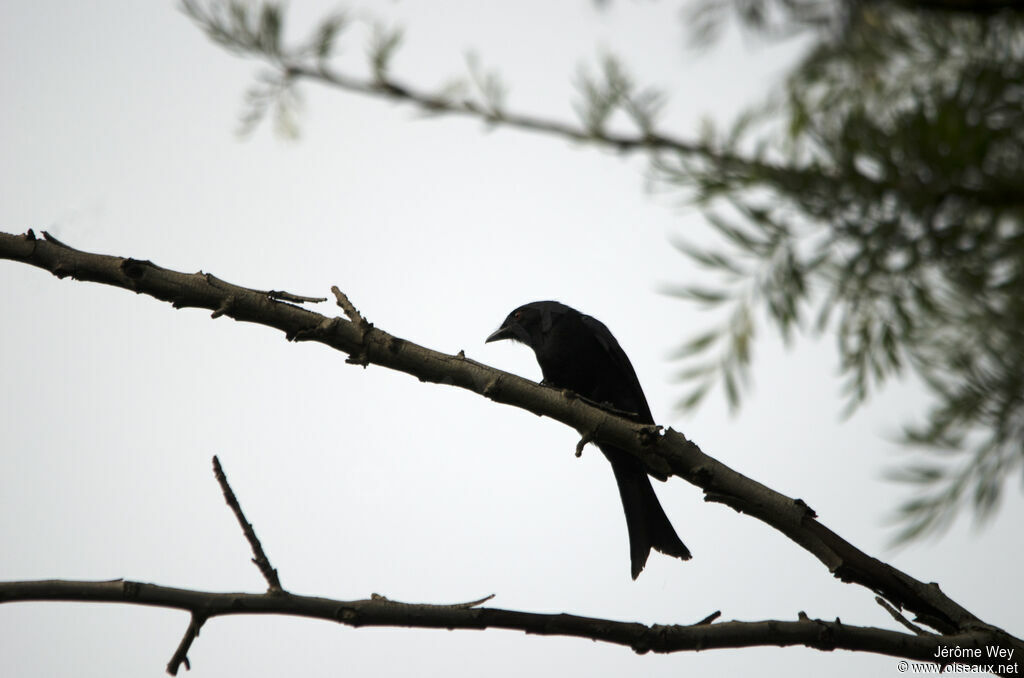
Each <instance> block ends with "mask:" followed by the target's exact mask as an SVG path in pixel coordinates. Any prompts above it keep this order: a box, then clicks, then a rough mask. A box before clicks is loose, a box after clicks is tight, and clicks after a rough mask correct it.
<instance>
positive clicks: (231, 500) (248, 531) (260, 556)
mask: <svg viewBox="0 0 1024 678" xmlns="http://www.w3.org/2000/svg"><path fill="white" fill-rule="evenodd" d="M213 475H214V476H216V478H217V482H218V483H219V484H220V489H221V491H222V492H223V493H224V501H226V502H227V504H228V507H230V508H231V512H232V513H234V514H235V518H237V519H238V524H239V525H240V526H241V528H242V533H243V534H244V535H245V538H246V540H247V541H248V542H249V546H250V547H251V548H252V555H253V558H252V562H253V563H255V564H256V567H258V568H260V572H261V573H262V574H263V578H264V579H266V580H267V585H268V587H269V588H268V589H267V591H268V593H282V592H283V591H284V589H282V588H281V580H280V579H279V578H278V576H277V569H275V568H274V567H273V566H271V564H270V560H269V559H268V558H267V554H266V553H264V552H263V546H262V545H261V544H260V540H259V537H257V536H256V531H255V530H253V528H252V523H250V522H249V521H248V520H246V519H245V514H244V513H243V512H242V507H241V506H240V505H239V503H238V499H237V498H236V497H235V493H234V492H233V491H232V490H231V486H230V485H228V477H227V475H225V473H224V469H223V468H221V465H220V459H218V458H217V456H216V455H214V457H213Z"/></svg>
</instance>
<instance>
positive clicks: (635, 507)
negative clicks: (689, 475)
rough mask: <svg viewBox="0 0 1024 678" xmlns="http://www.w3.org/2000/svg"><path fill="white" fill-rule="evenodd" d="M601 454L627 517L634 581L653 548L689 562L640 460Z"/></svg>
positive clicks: (610, 452) (620, 454)
mask: <svg viewBox="0 0 1024 678" xmlns="http://www.w3.org/2000/svg"><path fill="white" fill-rule="evenodd" d="M602 451H603V452H604V454H605V456H606V457H608V461H610V462H611V463H612V471H614V472H615V482H616V484H618V486H619V496H620V497H621V498H622V509H623V511H624V512H625V514H626V528H627V529H628V530H629V559H630V564H631V572H632V575H633V579H636V578H637V577H638V576H639V575H640V573H641V572H642V571H643V569H644V565H646V564H647V556H649V555H650V553H651V549H652V548H653V549H656V550H658V551H660V552H661V553H664V554H665V555H667V556H673V557H675V558H679V559H680V560H689V559H690V557H691V556H690V550H689V549H688V548H686V545H685V544H684V543H683V542H682V540H680V539H679V536H678V535H677V534H676V531H675V529H674V528H673V527H672V523H670V522H669V521H668V517H667V516H666V515H665V511H664V509H662V508H661V502H659V501H658V495H656V494H654V488H653V487H651V480H650V477H649V476H648V475H647V472H646V471H644V469H643V465H642V464H641V463H640V460H638V459H636V458H635V457H633V456H631V455H629V454H627V453H626V452H622V451H620V450H602Z"/></svg>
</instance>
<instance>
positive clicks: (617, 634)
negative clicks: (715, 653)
mask: <svg viewBox="0 0 1024 678" xmlns="http://www.w3.org/2000/svg"><path fill="white" fill-rule="evenodd" d="M42 600H62V601H86V602H108V603H126V604H130V605H147V606H155V607H166V608H172V609H177V610H184V611H187V612H190V613H191V614H192V620H193V621H192V623H191V625H190V628H191V627H192V626H193V625H195V624H196V622H195V620H196V619H197V618H198V619H200V620H202V621H207V620H209V619H212V618H213V617H222V616H228V615H239V614H282V615H291V616H298V617H310V618H314V619H324V620H327V621H334V622H339V623H341V624H346V625H348V626H352V627H361V626H403V627H411V628H436V629H486V628H497V629H509V630H513V631H523V632H525V633H530V634H538V635H545V636H571V637H575V638H586V639H590V640H595V641H602V642H606V643H612V644H615V645H624V646H626V647H629V648H631V649H632V650H633V651H634V652H637V653H641V654H642V653H646V652H658V653H668V652H681V651H686V650H709V649H718V648H739V647H759V646H769V645H773V646H780V647H785V646H790V645H805V646H807V647H810V648H815V649H818V650H825V651H831V650H853V651H863V652H875V653H879V654H886V655H891V656H894V657H903V658H906V659H912V660H918V661H923V662H924V661H934V658H935V653H936V651H937V650H938V649H939V648H942V647H960V648H982V649H983V653H984V648H985V647H987V646H993V645H994V644H995V643H997V642H998V641H996V640H995V639H993V637H992V636H990V635H989V634H988V633H985V632H983V631H973V632H963V633H958V634H955V635H949V636H917V635H912V634H909V633H902V632H899V631H891V630H887V629H880V628H873V627H864V626H850V625H847V624H843V623H842V622H840V621H839V620H838V619H837V620H835V621H823V620H819V619H809V618H807V617H806V616H805V615H801V617H800V619H799V620H797V621H779V620H766V621H757V622H740V621H730V622H721V623H717V624H714V623H706V622H704V621H701V622H698V623H696V624H692V625H678V624H672V625H661V624H652V625H646V624H640V623H636V622H621V621H612V620H608V619H598V618H594V617H581V616H577V615H573V614H538V613H534V612H519V611H516V610H504V609H500V608H493V607H478V606H476V605H474V604H465V603H456V604H452V605H433V604H424V603H403V602H398V601H393V600H389V599H388V598H385V597H383V596H379V595H376V594H374V595H373V596H371V597H370V598H368V599H365V600H332V599H329V598H318V597H312V596H297V595H293V594H291V593H278V594H271V593H212V592H206V591H193V590H188V589H178V588H171V587H167V586H158V585H156V584H146V583H142V582H134V581H125V580H122V579H118V580H114V581H101V582H91V581H61V580H49V581H23V582H0V603H11V602H26V601H42ZM474 602H477V601H474ZM192 638H194V636H192ZM186 639H187V640H189V641H190V640H191V638H190V637H189V636H188V635H186ZM184 643H185V641H183V644H184ZM1001 647H1012V646H1007V645H1002V646H1001ZM187 649H188V648H187V647H185V648H184V651H183V650H182V648H179V651H178V652H176V653H175V659H172V660H171V664H174V662H175V661H176V660H177V661H178V663H179V664H180V663H183V662H185V661H186V660H185V657H184V652H185V651H187ZM1014 656H1015V657H1016V656H1019V653H1018V652H1015V653H1014ZM958 661H960V660H958ZM964 661H967V660H964ZM970 661H972V662H974V663H979V664H984V663H989V662H992V659H987V658H982V659H977V660H970ZM171 664H169V665H168V670H169V671H170V672H171V673H174V671H176V670H177V665H174V666H173V669H174V670H172V666H171Z"/></svg>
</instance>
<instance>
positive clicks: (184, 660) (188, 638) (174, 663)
mask: <svg viewBox="0 0 1024 678" xmlns="http://www.w3.org/2000/svg"><path fill="white" fill-rule="evenodd" d="M205 622H206V617H204V616H203V615H201V614H199V613H198V612H193V613H192V618H191V619H190V620H189V622H188V628H187V629H185V635H184V636H182V637H181V642H180V643H178V649H177V650H175V651H174V654H173V655H172V656H171V661H169V662H167V673H169V674H171V675H172V676H176V675H178V669H179V668H180V667H181V665H182V664H184V665H185V670H186V671H190V670H191V669H192V664H190V663H189V661H188V651H189V648H191V647H192V641H194V640H195V639H196V638H197V637H198V636H199V630H200V629H201V628H203V624H204V623H205Z"/></svg>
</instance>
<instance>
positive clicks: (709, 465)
mask: <svg viewBox="0 0 1024 678" xmlns="http://www.w3.org/2000/svg"><path fill="white" fill-rule="evenodd" d="M0 258H7V259H12V260H15V261H20V262H23V263H26V264H29V265H32V266H37V267H40V268H44V269H46V270H49V271H51V272H52V273H53V274H54V275H56V276H58V277H67V276H72V277H74V278H76V279H79V280H90V281H95V282H102V283H104V284H108V285H113V286H116V287H121V288H124V289H128V290H131V291H133V292H138V293H145V294H149V295H150V296H153V297H155V298H157V299H162V300H164V301H168V302H171V303H172V304H173V305H174V306H175V307H177V308H183V307H190V306H191V307H197V308H206V309H210V310H218V309H222V308H225V309H226V310H225V311H224V314H225V315H228V316H230V317H232V318H235V319H236V320H242V321H246V322H255V323H260V324H263V325H266V326H268V327H274V328H277V329H279V330H281V331H283V332H284V333H285V336H286V337H287V338H289V339H302V340H306V341H318V342H321V343H323V344H326V345H328V346H331V347H333V348H335V349H337V350H340V351H343V352H345V353H348V354H349V355H354V354H355V355H360V356H362V357H363V358H365V360H366V361H367V362H368V363H372V364H375V365H380V366H383V367H387V368H390V369H394V370H398V371H400V372H405V373H407V374H411V375H413V376H415V377H416V378H418V379H419V380H420V381H426V382H432V383H443V384H447V385H451V386H457V387H459V388H464V389H467V390H470V391H473V392H475V393H478V394H481V395H484V396H485V397H488V398H490V399H492V400H494V401H495V402H500V403H504V404H507V405H512V406H515V407H519V408H522V409H525V410H527V411H530V412H534V413H535V414H538V415H543V416H547V417H551V418H552V419H555V420H557V421H559V422H561V423H563V424H566V425H567V426H571V427H572V428H573V429H575V430H576V431H593V436H594V442H597V443H607V444H610V445H614V446H616V447H619V448H621V449H623V450H626V451H627V452H628V453H630V454H633V455H635V456H637V457H638V458H639V459H641V461H643V463H644V464H645V467H646V468H647V470H648V472H649V473H651V474H652V475H654V476H655V477H660V478H665V477H667V476H669V475H675V476H678V477H680V478H683V479H684V480H686V481H687V482H689V483H691V484H693V485H696V486H697V487H700V488H701V489H702V490H704V492H705V493H706V495H707V496H708V498H713V499H714V500H715V501H720V502H722V503H725V504H726V505H728V506H730V507H732V508H733V509H735V510H737V511H739V512H741V513H746V514H747V515H750V516H753V517H755V518H757V519H759V520H761V521H763V522H764V523H766V524H768V525H770V526H772V527H774V528H775V529H777V530H779V531H780V532H782V533H783V534H785V535H786V536H787V537H789V538H790V539H791V540H793V541H794V542H796V543H797V544H799V545H800V546H801V547H803V548H804V549H805V550H807V551H808V552H810V553H811V554H812V555H814V556H815V557H816V558H817V559H818V560H820V561H821V562H822V563H823V564H824V565H825V566H826V567H828V569H829V571H830V572H831V573H832V574H833V575H834V576H835V577H837V578H839V579H840V580H842V581H844V582H851V583H856V584H860V585H861V586H864V587H866V588H868V589H869V590H871V591H873V592H875V593H877V594H878V595H881V596H883V597H884V598H885V599H886V600H888V601H889V602H890V603H891V604H892V605H893V606H894V607H895V608H896V609H906V610H909V611H910V612H912V613H914V614H915V615H916V617H917V618H916V619H915V621H917V622H919V623H922V624H926V625H928V626H931V627H932V628H934V629H937V630H938V631H940V632H942V633H944V634H957V633H962V632H965V631H968V630H971V631H973V630H979V629H983V630H986V631H988V632H989V633H992V634H996V635H1000V637H1004V636H1005V637H1006V638H1008V639H1010V637H1009V636H1006V635H1005V633H1004V632H1002V631H1001V630H1000V629H997V628H996V627H993V626H991V625H988V624H985V623H984V622H982V621H981V620H979V619H978V618H977V617H976V616H974V615H973V614H971V613H970V612H969V611H967V610H966V609H964V608H963V607H961V606H960V605H959V604H957V603H956V602H954V601H953V600H952V599H950V598H949V597H948V596H946V595H945V594H944V593H943V592H942V591H941V590H940V589H939V587H938V585H937V584H925V583H924V582H921V581H918V580H917V579H914V578H913V577H911V576H910V575H908V574H906V573H904V572H901V571H900V570H897V569H896V568H894V567H891V566H890V565H888V564H886V563H883V562H881V561H880V560H878V559H876V558H872V557H871V556H869V555H867V554H866V553H864V552H863V551H861V550H860V549H858V548H856V547H855V546H853V545H852V544H850V543H849V542H847V541H845V540H844V539H842V538H841V537H840V536H839V535H837V534H836V533H834V532H832V531H831V530H830V529H828V528H827V527H826V526H825V525H824V524H822V523H821V522H819V520H818V519H817V517H816V516H815V514H814V513H813V511H810V510H809V508H808V507H807V505H806V504H804V503H803V502H801V501H799V500H796V499H792V498H790V497H787V496H785V495H783V494H781V493H779V492H776V491H774V490H772V489H770V488H768V487H766V486H764V485H762V484H761V483H758V482H756V481H754V480H752V479H750V478H747V477H745V476H743V475H742V474H740V473H737V472H736V471H734V470H733V469H731V468H729V467H728V466H726V465H724V464H722V463H721V462H719V461H717V460H716V459H713V458H712V457H709V456H707V455H706V454H704V453H703V452H702V451H701V450H700V448H699V447H698V446H697V445H696V444H694V443H693V442H691V441H690V440H688V439H687V438H686V437H685V436H683V435H682V434H680V433H678V432H676V431H674V430H672V429H671V428H669V429H667V430H664V431H660V430H656V429H654V430H652V427H649V426H640V425H637V424H636V423H635V422H632V421H629V420H628V419H624V418H622V417H617V416H614V415H612V414H610V413H608V412H606V411H604V410H601V409H598V408H595V407H593V406H591V405H589V404H587V403H585V402H583V401H581V400H580V399H579V398H568V397H566V396H565V395H564V394H563V393H562V392H560V391H558V390H557V389H552V388H547V387H544V386H541V385H540V384H536V383H534V382H532V381H529V380H527V379H523V378H522V377H518V376H516V375H514V374H509V373H507V372H503V371H501V370H497V369H494V368H491V367H487V366H486V365H482V364H481V363H478V362H476V361H473V360H470V359H468V358H466V357H465V356H464V355H461V356H459V355H447V354H444V353H440V352H438V351H433V350H430V349H428V348H425V347H422V346H419V345H417V344H414V343H412V342H410V341H406V340H404V339H400V338H398V337H395V336H392V335H390V334H388V333H387V332H383V331H381V330H380V329H377V328H375V327H373V326H368V327H366V328H358V327H357V326H356V324H355V323H352V322H349V321H346V320H344V319H341V318H327V317H325V316H323V315H320V314H319V313H314V312H312V311H308V310H306V309H303V308H299V307H297V306H294V305H292V304H288V303H283V302H280V301H275V300H273V299H269V298H268V297H267V295H266V294H263V293H260V292H257V291H254V290H251V289H248V288H245V287H240V286H237V285H232V284H230V283H225V282H223V281H216V284H214V282H213V281H215V280H216V279H214V278H213V277H212V276H208V275H206V274H202V273H196V274H185V273H179V272H176V271H171V270H168V269H165V268H161V267H159V266H156V265H155V264H153V263H152V262H149V261H139V260H136V259H127V258H123V257H113V256H106V255H100V254H90V253H87V252H82V251H80V250H75V249H72V248H70V247H67V246H66V245H62V244H58V243H56V242H51V241H45V240H38V239H36V238H35V236H34V235H33V234H32V233H31V232H29V233H26V234H25V235H21V236H17V235H10V234H3V233H0ZM229 298H233V301H232V302H231V303H230V304H228V303H227V300H228V299H229ZM367 325H369V324H368V323H367ZM598 425H600V426H598ZM1007 642H1011V643H1013V644H1014V646H1015V647H1021V649H1022V652H1021V653H1020V654H1018V656H1021V655H1024V643H1022V642H1021V641H1019V640H1015V639H1010V640H1008V641H1007Z"/></svg>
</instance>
